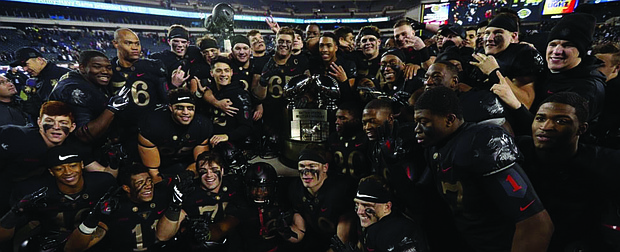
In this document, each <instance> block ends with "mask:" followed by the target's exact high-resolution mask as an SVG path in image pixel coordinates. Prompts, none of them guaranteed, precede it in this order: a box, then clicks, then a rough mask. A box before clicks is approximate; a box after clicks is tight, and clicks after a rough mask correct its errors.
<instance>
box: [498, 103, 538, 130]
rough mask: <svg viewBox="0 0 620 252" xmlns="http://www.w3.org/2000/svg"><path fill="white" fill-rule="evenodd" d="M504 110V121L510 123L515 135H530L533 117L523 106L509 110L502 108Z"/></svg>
mask: <svg viewBox="0 0 620 252" xmlns="http://www.w3.org/2000/svg"><path fill="white" fill-rule="evenodd" d="M504 108H506V111H505V113H506V119H507V120H508V123H510V126H511V127H512V130H513V131H514V133H515V135H516V136H520V135H531V133H532V122H533V121H534V115H533V114H532V113H531V112H530V111H529V110H527V108H526V107H525V105H523V104H521V107H519V108H518V109H510V108H508V106H504Z"/></svg>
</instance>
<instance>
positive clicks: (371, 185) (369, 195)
mask: <svg viewBox="0 0 620 252" xmlns="http://www.w3.org/2000/svg"><path fill="white" fill-rule="evenodd" d="M355 198H356V199H360V200H363V201H367V202H373V203H387V202H388V201H391V200H392V195H391V194H390V191H389V190H388V188H387V187H386V186H385V183H384V182H383V181H382V180H379V179H374V176H370V177H366V178H363V179H362V180H361V181H360V183H359V185H358V186H357V193H356V195H355Z"/></svg>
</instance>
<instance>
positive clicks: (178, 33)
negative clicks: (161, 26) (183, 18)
mask: <svg viewBox="0 0 620 252" xmlns="http://www.w3.org/2000/svg"><path fill="white" fill-rule="evenodd" d="M174 38H183V39H187V40H189V32H188V31H187V30H186V29H184V28H183V27H172V29H170V31H168V39H174Z"/></svg>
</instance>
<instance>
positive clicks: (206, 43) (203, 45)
mask: <svg viewBox="0 0 620 252" xmlns="http://www.w3.org/2000/svg"><path fill="white" fill-rule="evenodd" d="M199 46H200V50H201V51H202V50H206V49H211V48H219V47H218V46H217V41H215V39H212V38H209V39H204V40H202V41H200V45H199Z"/></svg>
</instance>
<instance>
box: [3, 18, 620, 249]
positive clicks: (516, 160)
mask: <svg viewBox="0 0 620 252" xmlns="http://www.w3.org/2000/svg"><path fill="white" fill-rule="evenodd" d="M267 23H268V25H269V27H270V28H271V29H272V30H273V31H274V32H275V34H276V36H275V42H274V43H275V44H274V46H273V48H270V47H267V46H266V43H265V39H264V36H263V35H262V34H261V33H260V32H259V31H258V30H252V31H250V32H248V33H247V35H233V36H230V38H229V40H230V46H231V48H230V52H225V51H224V50H223V45H221V44H220V43H218V40H217V39H215V38H213V37H211V36H209V35H205V36H203V37H200V38H198V39H197V40H196V41H193V39H192V38H191V37H190V35H189V31H188V29H187V28H186V27H184V26H182V25H172V26H170V27H169V29H168V31H167V35H166V37H165V38H163V39H164V40H165V42H166V43H167V44H168V45H169V48H166V49H165V50H162V51H158V52H152V53H145V52H144V50H143V47H142V45H143V37H141V36H138V34H137V33H136V32H134V31H132V30H130V29H127V28H119V29H117V30H116V31H115V32H114V34H113V36H109V35H106V34H105V33H97V32H91V33H88V34H81V35H80V36H76V37H73V36H71V34H63V33H62V32H61V33H60V34H59V33H54V32H50V31H45V33H42V31H37V30H29V31H26V32H24V34H22V36H23V39H24V40H30V41H33V40H39V41H40V42H41V43H42V44H48V45H52V46H53V48H56V51H52V52H51V54H52V55H58V56H59V57H63V56H65V57H73V58H76V59H77V62H78V67H77V69H73V70H71V69H67V68H63V67H59V66H57V65H55V64H53V63H52V59H50V58H46V57H45V56H44V55H45V54H44V53H45V51H42V50H41V47H29V46H27V47H22V48H19V49H18V50H16V51H15V52H14V54H12V58H11V60H12V61H11V66H12V67H13V68H12V69H11V71H9V72H7V73H6V74H4V75H2V76H0V110H1V112H0V125H1V126H0V147H1V148H0V172H1V173H2V176H0V179H1V180H2V182H0V186H1V187H2V192H0V209H1V210H0V211H1V212H2V214H3V216H2V218H1V219H0V244H1V246H2V247H1V249H2V250H3V251H4V250H6V251H265V252H267V251H309V252H316V251H336V252H352V251H386V252H387V251H528V252H531V251H620V228H619V227H620V201H619V199H620V197H619V196H620V195H619V194H620V190H618V187H617V179H618V178H619V177H620V169H619V168H618V167H620V153H619V151H618V148H620V137H619V136H620V119H619V118H620V115H619V114H618V113H620V112H619V111H618V109H617V107H618V106H620V105H619V104H618V101H617V100H615V99H616V95H615V93H617V92H620V89H619V88H620V84H617V82H618V77H617V76H618V72H619V71H620V48H619V46H618V44H617V33H616V32H615V28H614V27H606V26H603V27H602V29H601V30H599V31H598V32H596V34H597V37H595V36H594V35H595V26H596V19H595V18H594V17H593V16H591V15H589V14H584V13H573V14H568V15H565V16H564V17H562V19H561V20H560V21H558V22H557V23H556V24H555V25H554V26H553V27H552V28H551V29H550V31H549V32H548V33H545V35H547V36H545V37H544V38H540V39H541V41H529V42H525V41H524V40H523V38H520V34H522V33H521V30H520V29H521V27H520V20H519V18H518V16H517V15H516V13H514V12H512V11H510V10H503V11H500V12H499V13H497V14H496V15H495V16H493V17H492V19H490V20H488V21H483V22H481V23H479V24H478V25H477V26H476V27H462V26H460V25H458V24H451V25H445V26H436V25H431V24H424V23H420V22H417V21H414V20H410V19H403V20H399V21H397V22H396V23H395V24H394V26H393V29H392V30H393V36H392V37H391V38H389V39H382V36H381V31H380V29H379V28H377V27H375V26H365V27H362V28H361V29H360V30H359V31H358V32H354V31H353V29H351V28H349V27H346V26H342V27H339V28H338V29H336V30H334V31H333V32H322V31H321V30H320V27H319V26H318V25H317V24H308V25H307V27H305V31H304V30H301V29H299V28H291V27H286V26H283V27H280V26H279V25H278V24H277V23H275V22H273V20H267ZM421 30H425V31H426V32H430V33H432V34H433V38H432V39H430V40H426V41H423V40H422V38H420V37H418V36H416V31H418V32H419V31H421ZM58 36H59V37H61V38H62V40H57V39H55V37H58ZM85 36H86V37H91V38H94V39H95V41H96V42H90V43H87V44H82V45H80V43H83V42H80V38H82V37H85ZM154 40H156V41H161V39H157V38H154ZM541 44H542V46H539V45H541ZM112 47H113V48H115V49H116V54H115V55H112V56H111V57H110V56H108V55H106V53H105V52H106V50H107V49H108V48H110V49H111V48H112ZM43 48H48V47H43ZM46 50H47V49H46ZM21 70H23V71H24V72H21ZM30 78H31V79H30ZM616 89H618V90H616ZM20 91H23V92H22V94H23V95H21V96H20V95H18V94H20ZM300 118H301V119H300ZM308 118H310V119H308ZM299 121H301V122H299ZM304 122H305V123H306V124H304ZM296 123H298V124H296ZM291 145H302V146H301V147H299V148H292V147H291ZM256 156H260V157H263V158H266V156H277V157H279V159H278V160H279V162H281V163H287V162H289V163H292V166H294V167H295V168H294V169H297V172H298V176H294V177H283V176H278V171H276V168H274V166H273V165H272V164H273V163H271V164H270V163H268V162H263V161H264V159H261V161H255V160H258V159H254V158H256Z"/></svg>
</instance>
